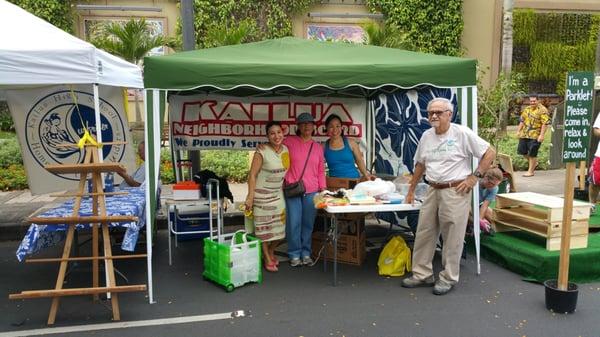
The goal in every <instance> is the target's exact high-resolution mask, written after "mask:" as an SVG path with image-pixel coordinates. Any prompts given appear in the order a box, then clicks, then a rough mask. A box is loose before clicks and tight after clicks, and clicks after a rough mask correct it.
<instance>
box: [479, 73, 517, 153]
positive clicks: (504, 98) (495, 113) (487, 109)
mask: <svg viewBox="0 0 600 337" xmlns="http://www.w3.org/2000/svg"><path fill="white" fill-rule="evenodd" d="M481 75H482V74H480V76H479V77H481ZM478 87H479V88H478V90H477V92H478V98H477V103H478V117H479V118H478V119H477V123H478V127H479V135H480V136H481V137H482V138H483V139H485V140H487V141H488V142H489V143H490V144H492V146H494V147H495V145H496V143H497V142H498V139H499V138H500V136H502V135H504V133H505V132H506V124H507V121H508V112H509V110H510V109H509V108H510V105H511V102H512V101H514V100H515V99H516V98H518V97H520V96H523V95H525V93H524V91H523V75H521V74H519V73H511V74H508V75H507V74H504V73H500V74H499V75H498V78H497V79H496V81H495V82H494V84H493V85H492V86H491V87H490V88H489V89H486V88H484V87H483V86H482V85H481V84H480V83H478Z"/></svg>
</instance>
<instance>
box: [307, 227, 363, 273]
mask: <svg viewBox="0 0 600 337" xmlns="http://www.w3.org/2000/svg"><path fill="white" fill-rule="evenodd" d="M323 242H324V233H323V232H313V235H312V253H313V257H314V258H316V257H317V254H318V253H319V250H320V249H321V246H323ZM365 242H366V235H365V231H360V232H359V233H358V234H354V235H349V234H340V237H339V238H338V242H337V261H338V262H339V263H346V264H352V265H357V266H360V265H362V264H363V262H364V261H365V257H366V252H365ZM324 255H325V256H324ZM321 258H325V259H327V260H328V261H331V260H333V243H331V242H328V243H327V245H326V247H325V249H324V250H323V252H322V253H321Z"/></svg>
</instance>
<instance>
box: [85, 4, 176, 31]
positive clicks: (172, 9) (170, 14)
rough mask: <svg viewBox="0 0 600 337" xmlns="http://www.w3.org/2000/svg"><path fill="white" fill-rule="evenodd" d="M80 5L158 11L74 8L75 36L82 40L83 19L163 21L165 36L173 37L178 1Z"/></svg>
mask: <svg viewBox="0 0 600 337" xmlns="http://www.w3.org/2000/svg"><path fill="white" fill-rule="evenodd" d="M79 3H80V4H82V5H100V6H135V7H147V8H158V9H160V11H120V10H78V9H76V8H75V13H76V14H77V15H76V19H75V20H76V22H75V34H76V35H77V36H78V37H80V38H84V31H83V23H84V20H85V19H91V18H97V19H121V18H124V19H130V18H142V17H144V18H148V19H157V20H163V21H164V25H165V28H166V30H165V33H166V35H167V36H175V26H176V23H177V18H179V9H178V8H177V4H178V3H179V1H178V0H136V1H132V0H87V1H80V2H79Z"/></svg>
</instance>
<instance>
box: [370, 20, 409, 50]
mask: <svg viewBox="0 0 600 337" xmlns="http://www.w3.org/2000/svg"><path fill="white" fill-rule="evenodd" d="M362 28H363V29H364V31H365V41H364V42H365V44H368V45H372V46H380V47H388V48H398V49H405V50H413V49H414V46H413V45H412V43H411V42H410V41H409V40H408V34H406V33H405V32H403V31H402V30H401V29H400V28H399V27H398V26H396V25H394V24H391V23H385V22H384V23H380V22H375V21H369V22H367V23H364V24H363V25H362Z"/></svg>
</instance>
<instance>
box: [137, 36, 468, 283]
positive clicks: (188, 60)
mask: <svg viewBox="0 0 600 337" xmlns="http://www.w3.org/2000/svg"><path fill="white" fill-rule="evenodd" d="M144 84H145V88H146V89H145V94H146V107H147V111H146V144H147V147H148V148H149V150H148V152H149V154H148V156H147V157H146V160H147V163H148V164H147V168H148V170H149V173H148V174H147V177H148V179H149V180H148V182H149V183H150V185H149V187H150V188H149V189H148V192H149V193H150V192H151V191H152V190H153V189H155V188H156V184H157V177H158V165H159V163H158V160H159V156H158V148H159V141H160V134H159V133H160V131H161V126H160V124H161V121H162V120H163V119H162V116H163V115H162V114H163V113H164V107H165V100H166V96H167V93H168V92H186V93H188V92H189V93H215V94H222V95H230V96H242V97H244V96H258V95H263V96H264V95H270V96H277V95H285V96H290V95H297V96H323V95H328V96H339V97H364V98H365V99H369V98H372V97H374V96H376V95H378V94H381V93H392V92H394V91H395V90H398V89H408V88H415V87H418V86H423V85H429V86H433V87H437V88H452V89H456V90H457V96H458V111H459V113H460V114H461V122H462V124H464V125H467V126H469V127H471V128H472V129H473V130H474V131H475V132H477V118H476V116H477V87H476V61H475V60H473V59H466V58H457V57H449V56H440V55H432V54H425V53H417V52H410V51H404V50H399V49H391V48H383V47H376V46H368V45H358V44H350V43H336V42H320V41H314V40H305V39H299V38H293V37H286V38H281V39H275V40H266V41H261V42H255V43H248V44H240V45H232V46H224V47H217V48H211V49H201V50H194V51H188V52H181V53H177V54H173V55H167V56H153V57H146V58H145V59H144ZM474 164H476V161H475V160H474ZM154 195H155V194H154V193H150V195H149V197H150V198H153V197H154ZM155 204H156V203H155V202H152V201H151V202H149V205H155ZM474 209H475V210H477V207H475V208H474ZM149 211H150V210H149ZM148 218H149V219H150V218H151V217H150V216H148ZM475 227H476V230H478V229H479V228H478V226H475ZM476 237H477V238H478V236H476ZM477 241H478V240H477ZM478 246H479V245H478V242H477V247H478ZM477 265H478V273H479V250H477Z"/></svg>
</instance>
